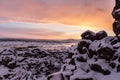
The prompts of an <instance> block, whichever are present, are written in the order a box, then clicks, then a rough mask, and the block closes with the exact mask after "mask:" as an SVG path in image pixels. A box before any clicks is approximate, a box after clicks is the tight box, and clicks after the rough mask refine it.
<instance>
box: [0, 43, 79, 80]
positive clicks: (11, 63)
mask: <svg viewBox="0 0 120 80" xmlns="http://www.w3.org/2000/svg"><path fill="white" fill-rule="evenodd" d="M75 44H77V42H76V43H75V42H74V43H71V42H70V43H67V42H66V43H65V42H64V43H62V42H58V43H57V42H26V41H1V42H0V80H37V79H38V80H44V79H45V78H46V76H47V75H49V74H52V73H55V72H58V71H60V69H61V66H62V65H63V64H64V60H65V58H66V57H67V55H68V53H67V49H68V48H69V47H70V46H71V45H75ZM42 78H43V79H42Z"/></svg>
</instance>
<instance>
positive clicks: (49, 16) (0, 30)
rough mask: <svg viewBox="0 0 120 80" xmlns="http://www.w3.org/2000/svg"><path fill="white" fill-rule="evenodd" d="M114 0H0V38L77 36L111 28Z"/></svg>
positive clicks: (62, 37) (68, 37)
mask: <svg viewBox="0 0 120 80" xmlns="http://www.w3.org/2000/svg"><path fill="white" fill-rule="evenodd" d="M113 6H114V0H104V1H103V0H0V38H31V39H79V38H80V34H81V33H82V32H84V31H86V30H88V29H89V30H92V31H94V32H97V31H100V30H106V31H107V32H108V33H109V35H114V34H113V32H112V23H113V21H114V19H113V18H112V16H111V12H112V9H113Z"/></svg>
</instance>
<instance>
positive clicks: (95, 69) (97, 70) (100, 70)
mask: <svg viewBox="0 0 120 80" xmlns="http://www.w3.org/2000/svg"><path fill="white" fill-rule="evenodd" d="M90 68H91V69H92V70H93V71H96V72H99V73H102V74H104V75H109V74H110V73H111V72H110V71H109V70H105V69H102V67H101V66H100V65H98V64H92V65H91V66H90Z"/></svg>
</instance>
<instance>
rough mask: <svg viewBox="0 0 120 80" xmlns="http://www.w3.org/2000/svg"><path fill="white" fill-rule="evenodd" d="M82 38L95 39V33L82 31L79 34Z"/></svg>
mask: <svg viewBox="0 0 120 80" xmlns="http://www.w3.org/2000/svg"><path fill="white" fill-rule="evenodd" d="M81 37H82V39H88V40H92V41H93V40H95V33H94V32H92V31H89V30H87V31H85V32H84V33H82V35H81Z"/></svg>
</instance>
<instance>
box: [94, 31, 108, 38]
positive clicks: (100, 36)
mask: <svg viewBox="0 0 120 80" xmlns="http://www.w3.org/2000/svg"><path fill="white" fill-rule="evenodd" d="M107 36H108V35H107V33H106V32H105V31H99V32H97V33H96V38H97V40H101V39H103V38H105V37H107Z"/></svg>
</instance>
